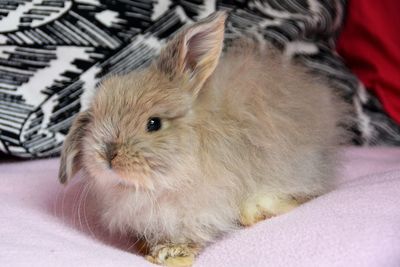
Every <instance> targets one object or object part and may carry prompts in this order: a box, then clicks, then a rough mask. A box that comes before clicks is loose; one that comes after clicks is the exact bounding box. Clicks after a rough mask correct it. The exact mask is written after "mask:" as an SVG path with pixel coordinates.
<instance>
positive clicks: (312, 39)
mask: <svg viewBox="0 0 400 267" xmlns="http://www.w3.org/2000/svg"><path fill="white" fill-rule="evenodd" d="M344 6H345V1H343V0H342V1H341V0H337V1H332V0H308V1H304V0H264V1H262V0H249V1H245V0H165V1H163V0H159V1H157V0H2V1H1V2H0V151H1V152H4V153H6V154H11V155H16V156H19V157H46V156H51V155H56V154H58V153H59V151H60V146H61V144H62V142H63V140H64V137H65V135H66V134H67V132H68V129H69V127H70V125H71V122H72V120H73V118H74V116H75V115H76V114H77V113H78V112H79V110H81V109H84V108H86V107H87V105H88V102H89V101H90V98H91V96H92V95H93V93H94V90H95V86H96V84H97V83H98V82H99V81H100V80H101V79H103V78H104V77H106V76H107V75H116V74H122V73H126V72H128V71H131V70H133V69H135V68H138V67H141V66H143V65H145V64H147V63H148V62H149V61H150V60H151V59H152V58H153V57H154V56H156V55H157V53H158V52H159V49H160V46H161V45H162V44H163V42H165V39H166V38H168V37H169V36H171V35H172V34H173V33H174V32H176V30H178V29H179V28H180V27H182V26H183V25H185V24H190V23H192V22H193V21H196V20H198V19H200V18H203V17H206V16H207V15H209V14H210V13H212V12H213V11H215V10H216V9H221V10H229V11H230V17H229V20H228V23H227V31H226V39H227V42H229V41H230V40H232V39H234V38H237V36H238V35H241V34H244V33H246V32H251V33H253V34H256V35H254V36H256V37H257V38H259V39H263V40H267V41H269V42H271V43H272V44H273V45H275V46H277V47H278V48H280V49H281V50H282V51H283V52H284V53H286V54H287V55H289V56H291V57H293V58H294V59H295V60H297V61H299V62H301V63H302V64H304V65H306V66H307V67H309V68H310V70H312V71H314V72H316V73H319V74H321V75H324V76H326V77H328V78H329V80H330V81H331V83H332V85H333V86H334V88H336V89H337V90H338V91H340V92H341V93H342V94H343V96H344V97H345V98H346V100H347V101H349V102H351V103H353V104H354V107H355V111H356V112H355V118H356V119H357V126H356V127H355V129H354V131H355V132H356V133H357V137H356V138H355V141H356V142H357V143H359V144H375V143H377V144H399V143H400V138H399V133H400V131H399V127H398V126H396V125H395V124H394V123H393V122H392V121H391V120H390V119H389V118H388V117H387V116H386V115H385V114H384V113H383V112H382V108H381V106H380V104H379V103H378V102H377V100H376V99H375V98H374V97H372V96H370V95H369V94H367V92H366V91H365V89H364V88H363V86H362V84H360V82H359V81H358V80H357V79H356V77H354V76H353V75H352V74H351V73H350V72H349V71H348V69H347V68H346V67H345V66H344V64H343V63H342V61H341V60H340V58H339V57H338V56H337V55H336V54H335V53H334V52H332V49H333V48H334V41H335V38H336V35H337V32H338V30H339V28H340V25H341V23H342V19H343V14H344Z"/></svg>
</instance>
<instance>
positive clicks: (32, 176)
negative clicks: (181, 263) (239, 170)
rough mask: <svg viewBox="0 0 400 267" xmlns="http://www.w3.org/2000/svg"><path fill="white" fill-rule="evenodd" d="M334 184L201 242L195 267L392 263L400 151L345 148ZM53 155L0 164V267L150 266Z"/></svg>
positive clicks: (398, 249) (397, 232)
mask: <svg viewBox="0 0 400 267" xmlns="http://www.w3.org/2000/svg"><path fill="white" fill-rule="evenodd" d="M343 157H344V158H345V159H346V164H345V166H344V169H343V171H342V175H341V177H340V179H339V180H340V181H339V185H338V188H337V189H336V190H335V191H333V192H331V193H329V194H326V195H324V196H322V197H319V198H317V199H315V200H313V201H311V202H309V203H307V204H305V205H303V206H301V207H300V208H298V209H296V210H294V211H292V212H290V213H288V214H286V215H282V216H280V217H276V218H272V219H270V220H268V221H264V222H262V223H259V224H257V225H256V226H254V227H251V228H247V229H243V230H240V231H238V232H236V233H233V234H231V235H229V236H226V237H225V238H224V239H223V240H220V241H218V242H217V243H216V244H214V245H212V246H210V247H209V248H207V249H206V250H205V251H204V253H203V254H202V255H201V256H200V257H199V259H198V260H197V262H196V264H195V266H230V267H236V266H238V267H239V266H240V267H242V266H252V267H253V266H385V267H386V266H400V149H390V148H375V149H371V148H369V149H368V148H349V149H347V150H346V151H345V153H343ZM58 163H59V162H58V160H57V159H52V160H41V161H31V162H25V163H4V164H1V165H0V203H1V206H0V266H66V267H67V266H68V267H71V266H73V267H78V266H135V267H140V266H151V264H150V263H147V262H146V261H145V260H144V259H143V258H142V257H140V256H138V255H137V254H135V252H134V250H133V249H132V248H130V246H131V244H132V243H133V241H132V240H129V239H127V238H123V237H120V236H114V237H110V236H108V235H107V234H105V232H104V231H103V229H101V227H100V226H98V224H97V223H96V218H95V216H93V213H92V212H91V211H92V208H90V206H91V205H90V199H89V198H87V195H86V190H85V188H83V187H82V186H81V183H80V182H79V179H76V181H75V182H74V183H73V184H71V185H70V186H69V187H67V188H63V187H62V186H61V185H59V184H58V183H57V177H56V176H57V169H58Z"/></svg>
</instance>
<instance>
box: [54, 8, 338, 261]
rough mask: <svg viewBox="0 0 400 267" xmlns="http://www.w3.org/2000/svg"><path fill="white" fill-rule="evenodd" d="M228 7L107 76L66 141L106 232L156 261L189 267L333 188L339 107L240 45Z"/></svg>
mask: <svg viewBox="0 0 400 267" xmlns="http://www.w3.org/2000/svg"><path fill="white" fill-rule="evenodd" d="M225 19H226V14H225V13H223V12H217V13H214V14H213V15H211V16H210V17H208V18H206V19H204V20H202V21H200V22H198V23H195V24H193V25H191V26H190V27H188V28H185V29H183V30H182V31H180V32H179V33H177V35H176V36H175V37H174V38H173V39H172V40H170V41H169V42H168V43H167V44H166V46H165V47H164V49H162V51H161V54H160V56H159V57H158V58H157V59H155V60H154V62H153V63H152V64H151V65H150V66H148V67H147V68H145V69H142V70H138V71H135V72H132V73H130V74H128V75H125V76H120V77H112V78H109V79H107V80H105V81H104V82H103V83H102V84H101V85H100V86H99V88H98V91H97V92H96V95H95V96H94V99H93V100H92V102H91V104H90V106H89V108H88V109H87V110H86V111H83V112H81V113H80V114H79V115H78V116H77V117H76V119H75V121H74V123H73V125H72V128H71V129H70V132H69V134H68V136H67V138H66V141H65V143H64V147H63V152H62V157H61V167H60V173H59V178H60V181H61V182H62V183H65V182H66V181H67V180H69V179H71V178H72V177H73V176H74V174H75V173H76V172H77V171H78V170H79V169H82V171H83V173H84V175H86V178H87V179H88V182H89V183H91V188H93V189H92V190H93V192H94V193H95V195H96V196H97V197H98V200H97V201H98V205H99V209H100V211H101V220H102V222H104V224H105V225H106V226H107V227H108V228H109V229H110V230H111V231H119V232H123V233H126V234H133V235H137V236H138V237H140V238H143V239H144V240H145V241H146V243H147V244H148V246H149V255H148V256H147V258H148V259H149V260H150V261H152V262H154V263H158V264H164V265H168V266H171V265H175V266H183V265H190V264H191V262H192V261H193V259H194V257H195V256H196V255H197V254H198V253H199V251H200V250H201V249H202V248H204V246H205V245H207V244H209V243H210V242H213V241H215V240H216V238H218V237H219V236H221V235H223V234H225V233H228V232H230V231H232V230H234V229H237V228H238V226H239V225H240V224H242V225H246V226H248V225H252V224H254V223H256V222H258V221H260V220H263V219H265V218H268V217H271V216H275V215H279V214H282V213H285V212H288V211H289V210H291V209H293V208H295V207H296V206H298V205H299V204H300V203H301V202H302V201H305V200H307V199H310V198H312V197H315V196H318V195H320V194H322V193H324V192H326V191H327V190H329V188H330V185H331V183H332V178H333V177H334V167H335V152H336V150H337V147H338V144H339V142H340V141H341V138H343V136H344V131H343V130H342V128H341V127H339V126H338V125H339V124H340V123H341V122H342V118H343V117H344V113H343V112H344V111H343V110H345V109H344V104H343V103H341V102H340V101H339V98H338V97H336V96H334V95H333V93H332V91H333V90H332V89H330V88H328V87H327V86H326V85H325V84H324V83H323V82H321V81H318V80H315V79H312V78H311V77H310V76H308V75H307V74H306V73H305V71H304V70H302V69H301V68H300V67H297V66H295V65H292V64H291V63H289V62H286V61H284V60H282V57H281V56H280V55H279V53H274V52H273V49H270V48H269V49H261V48H259V49H256V46H255V45H252V44H251V43H250V42H247V41H239V42H236V43H235V44H234V45H233V46H232V47H231V48H229V49H228V50H227V52H226V53H224V55H222V56H221V50H222V46H223V39H224V23H225Z"/></svg>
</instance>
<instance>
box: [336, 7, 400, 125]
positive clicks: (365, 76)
mask: <svg viewBox="0 0 400 267" xmlns="http://www.w3.org/2000/svg"><path fill="white" fill-rule="evenodd" d="M337 51H338V53H339V54H340V55H341V56H342V57H343V58H344V59H345V61H346V64H347V65H348V66H349V67H350V69H351V70H352V71H353V72H354V73H355V74H356V75H357V76H358V77H359V78H360V80H361V81H362V82H363V83H364V84H365V86H366V87H367V89H369V90H371V91H373V92H374V93H375V95H377V97H378V98H379V99H380V101H381V102H382V104H383V106H384V108H385V111H386V112H387V113H388V114H389V115H390V116H391V117H392V118H393V119H394V120H395V121H397V123H399V124H400V1H399V0H380V1H376V0H350V1H349V6H348V14H347V19H346V22H345V24H344V28H343V31H342V32H341V34H340V36H339V40H338V43H337Z"/></svg>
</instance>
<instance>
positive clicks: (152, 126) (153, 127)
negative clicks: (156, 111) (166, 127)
mask: <svg viewBox="0 0 400 267" xmlns="http://www.w3.org/2000/svg"><path fill="white" fill-rule="evenodd" d="M160 129H161V119H160V118H158V117H151V118H150V119H149V120H148V122H147V131H148V132H155V131H158V130H160Z"/></svg>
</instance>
